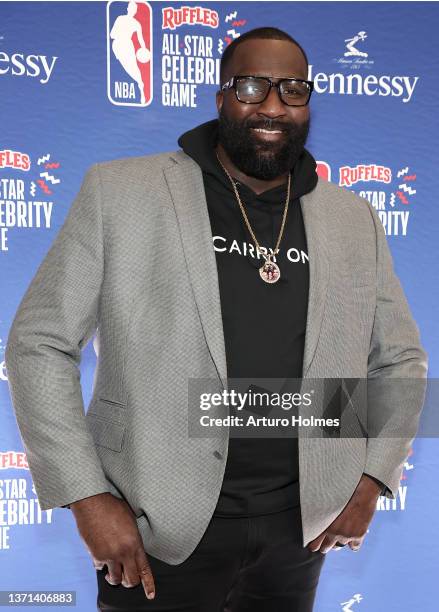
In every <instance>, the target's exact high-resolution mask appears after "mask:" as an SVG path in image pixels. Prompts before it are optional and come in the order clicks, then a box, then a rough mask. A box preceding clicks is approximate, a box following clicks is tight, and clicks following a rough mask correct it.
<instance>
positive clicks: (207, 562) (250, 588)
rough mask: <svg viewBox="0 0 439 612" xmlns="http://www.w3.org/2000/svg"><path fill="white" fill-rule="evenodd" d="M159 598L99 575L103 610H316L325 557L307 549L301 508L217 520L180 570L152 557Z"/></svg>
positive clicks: (99, 598) (256, 611)
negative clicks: (315, 603)
mask: <svg viewBox="0 0 439 612" xmlns="http://www.w3.org/2000/svg"><path fill="white" fill-rule="evenodd" d="M147 556H148V558H149V562H150V565H151V569H152V573H153V576H154V580H155V587H156V595H155V598H154V599H152V600H148V599H146V596H145V593H144V590H143V586H142V584H141V583H140V584H138V585H137V586H135V587H130V588H128V587H124V586H122V585H121V584H118V585H110V584H109V583H108V582H107V581H106V580H105V575H106V573H107V571H108V570H107V566H106V565H104V567H103V569H101V570H97V580H98V610H114V611H116V610H117V611H122V610H127V611H128V610H150V611H151V612H164V611H166V612H311V611H312V609H313V604H314V599H315V594H316V589H317V584H318V580H319V575H320V570H321V568H322V565H323V562H324V560H325V558H326V555H325V554H323V553H321V552H319V551H317V552H311V551H310V550H309V549H308V548H306V547H305V548H303V547H302V523H301V517H300V508H299V507H296V508H291V509H289V510H284V511H282V512H277V513H275V514H266V515H263V516H255V517H251V518H242V517H241V518H239V517H237V518H232V517H223V518H220V517H215V516H214V517H213V518H212V519H211V521H210V523H209V525H208V527H207V529H206V531H205V533H204V535H203V537H202V539H201V541H200V542H199V544H198V546H197V547H196V548H195V550H194V552H193V553H192V554H191V555H190V556H189V557H188V558H187V559H186V560H185V561H183V563H181V564H179V565H169V564H167V563H164V562H163V561H160V560H158V559H156V558H155V557H153V556H151V555H148V553H147Z"/></svg>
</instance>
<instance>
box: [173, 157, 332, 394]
mask: <svg viewBox="0 0 439 612" xmlns="http://www.w3.org/2000/svg"><path fill="white" fill-rule="evenodd" d="M171 158H172V159H173V160H174V161H176V162H177V163H174V165H173V166H170V167H167V168H164V170H163V171H164V173H165V177H166V181H167V183H168V186H169V191H170V193H171V197H172V202H173V205H174V207H175V212H176V215H177V219H178V223H179V227H180V233H181V238H182V243H183V250H184V253H185V258H186V264H187V269H188V273H189V278H190V281H191V284H192V287H193V292H194V297H195V301H196V304H197V308H198V312H199V315H200V319H201V324H202V327H203V330H204V334H205V337H206V342H207V344H208V347H209V351H210V354H211V356H212V359H213V361H214V363H215V366H216V369H217V371H218V375H219V377H220V379H221V382H222V384H223V387H224V389H227V366H226V352H225V343H224V331H223V322H222V315H221V300H220V293H219V284H218V272H217V264H216V258H215V252H214V249H213V245H212V229H211V225H210V219H209V213H208V208H207V201H206V194H205V190H204V182H203V175H202V171H201V169H200V167H199V166H198V164H196V162H194V161H193V160H192V158H190V157H189V156H188V155H186V154H185V153H184V152H182V151H176V152H173V153H172V154H171ZM319 180H321V179H319ZM319 191H320V190H319V188H318V184H317V187H316V188H315V189H314V190H313V191H312V192H310V193H308V194H306V195H304V196H302V197H301V198H300V204H301V207H302V214H303V221H304V226H305V233H306V241H307V247H308V256H309V274H310V278H309V295H308V314H307V321H306V335H305V349H304V356H303V375H302V376H303V378H305V377H306V375H307V373H308V371H309V368H310V366H311V363H312V360H313V357H314V355H315V351H316V348H317V343H318V339H319V333H320V327H321V323H322V317H323V312H324V305H325V299H326V291H327V286H328V279H329V264H328V246H327V236H326V228H327V225H326V219H325V207H324V206H319V205H318V204H319V201H318V200H319Z"/></svg>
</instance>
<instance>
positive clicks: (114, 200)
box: [6, 28, 427, 612]
mask: <svg viewBox="0 0 439 612" xmlns="http://www.w3.org/2000/svg"><path fill="white" fill-rule="evenodd" d="M307 74H308V70H307V58H306V55H305V53H304V51H303V49H302V48H301V47H300V45H299V44H298V43H297V42H296V41H295V40H294V39H292V38H291V37H290V36H289V35H288V34H286V33H284V32H282V31H281V30H278V29H276V28H258V29H256V30H251V31H250V32H247V33H246V34H244V35H242V36H241V37H239V38H238V39H236V40H235V41H233V43H231V44H230V45H229V46H228V47H227V49H226V51H225V52H224V55H223V57H222V63H221V89H220V91H219V92H218V93H217V96H216V102H217V108H218V113H219V116H218V119H215V120H212V121H209V122H206V123H204V124H202V125H199V126H197V127H195V128H194V129H192V130H189V131H187V132H185V133H184V134H182V135H181V136H180V138H179V140H178V144H179V145H180V147H181V149H180V150H178V151H173V152H171V153H161V154H157V155H150V156H143V157H138V158H128V159H123V160H115V161H111V162H106V163H101V164H95V165H94V166H92V167H91V168H90V170H89V172H88V173H87V175H86V178H85V180H84V182H83V185H82V187H81V190H80V193H79V194H78V196H77V198H76V199H75V201H74V203H73V205H72V207H71V210H70V211H69V214H68V216H67V219H66V221H65V223H64V225H63V227H62V229H61V231H60V232H59V234H58V236H57V238H56V240H55V241H54V243H53V245H52V247H51V249H50V251H49V253H48V254H47V256H46V258H45V260H44V261H43V263H42V264H41V266H40V268H39V269H38V271H37V273H36V275H35V277H34V279H33V281H32V283H31V285H30V287H29V289H28V291H27V292H26V294H25V296H24V298H23V300H22V302H21V304H20V306H19V309H18V312H17V314H16V317H15V319H14V322H13V325H12V327H11V331H10V334H9V339H8V344H7V349H6V364H7V372H8V376H9V384H10V389H11V395H12V399H13V403H14V408H15V412H16V415H17V421H18V424H19V427H20V431H21V435H22V438H23V441H24V444H25V447H26V451H27V457H28V462H29V466H30V469H31V473H32V476H33V479H34V483H35V487H36V490H37V493H38V497H39V501H40V505H41V507H42V509H44V510H45V509H48V508H53V507H57V506H59V507H65V506H69V507H70V508H71V509H72V511H73V513H74V516H75V519H76V521H77V525H78V529H79V532H80V534H81V536H82V538H83V540H84V542H85V544H86V546H87V548H88V550H89V551H90V554H91V556H92V557H93V560H94V564H95V567H96V568H97V579H98V588H99V593H98V607H99V609H101V610H134V609H138V610H143V609H145V610H169V611H170V610H174V611H179V610H185V611H187V612H189V611H190V612H195V611H198V612H211V611H212V612H213V611H214V610H215V611H216V610H221V611H224V612H226V611H228V612H244V611H250V610H251V611H252V612H258V611H262V610H264V611H266V610H270V611H271V610H273V611H276V612H282V611H287V610H288V611H291V610H296V611H300V612H306V611H310V610H312V607H313V602H314V598H315V593H316V587H317V583H318V579H319V575H320V571H321V568H322V564H323V562H324V559H325V558H326V557H325V553H327V552H328V551H329V550H331V549H333V548H337V547H340V546H343V545H346V544H347V545H349V546H350V548H351V549H352V550H358V549H359V547H360V546H361V544H362V541H363V539H364V537H365V534H366V531H367V528H368V525H369V524H370V521H371V519H372V516H373V513H374V510H375V507H376V502H377V498H378V497H379V495H380V494H381V493H383V494H385V495H386V496H387V497H390V498H394V497H395V495H396V493H397V489H398V483H399V479H400V476H401V470H402V466H403V463H404V461H405V459H406V457H407V455H408V452H409V448H410V444H411V442H412V440H413V436H408V435H406V436H400V437H398V438H396V437H394V436H393V437H389V438H386V437H385V434H386V432H389V431H390V428H393V430H392V431H393V432H395V421H398V419H401V417H404V416H405V413H406V412H408V411H409V410H411V411H412V413H413V414H414V417H415V420H416V417H418V416H419V413H420V410H421V405H422V404H421V401H420V398H419V397H418V396H416V398H415V400H413V398H412V397H411V398H410V401H407V400H406V395H405V394H402V393H401V391H398V390H397V391H396V395H395V397H393V396H391V397H390V400H388V398H386V400H385V402H386V406H385V409H386V410H387V412H388V416H389V418H388V421H387V423H388V425H386V426H385V427H384V428H383V429H382V431H381V432H380V433H379V434H378V435H376V436H374V437H371V438H369V439H366V438H365V437H339V438H337V439H335V438H334V437H326V438H323V437H321V438H319V437H307V436H306V435H304V436H302V435H299V436H298V437H282V436H279V437H269V436H267V437H232V436H229V435H228V431H227V429H225V428H220V430H219V431H218V432H216V434H215V436H210V437H209V436H198V437H197V436H195V435H191V434H190V431H188V418H189V424H190V423H191V422H192V421H191V419H192V418H193V415H194V414H198V413H196V411H195V408H193V407H192V405H191V402H190V401H189V402H188V383H189V381H190V379H197V380H200V379H206V381H207V382H206V383H205V385H204V387H203V391H206V392H207V391H208V392H218V391H220V390H222V389H226V388H227V381H228V379H229V378H230V379H232V378H236V379H241V378H243V379H245V378H246V377H248V378H252V379H253V380H255V381H258V380H260V379H261V378H267V379H278V378H279V379H286V378H291V379H297V378H300V377H302V376H303V377H304V381H308V380H310V379H312V378H316V379H318V378H321V379H326V378H327V379H331V378H344V377H351V378H359V379H360V378H363V379H366V378H369V379H370V380H380V379H381V378H382V377H385V376H389V377H394V378H401V379H415V378H421V379H423V378H425V376H426V371H427V356H426V354H425V352H424V350H423V349H422V347H421V344H420V340H419V334H418V329H417V326H416V324H415V322H414V321H413V319H412V316H411V314H410V310H409V307H408V304H407V301H406V299H405V297H404V294H403V291H402V289H401V286H400V283H399V281H398V278H397V277H396V275H395V273H394V271H393V267H392V259H391V256H390V252H389V249H388V246H387V243H386V238H385V235H384V231H383V228H382V226H381V223H380V220H379V217H378V216H377V214H376V212H375V211H374V210H373V209H372V207H371V206H370V205H369V203H368V202H367V201H366V200H363V199H361V198H359V197H357V196H356V195H354V194H352V193H351V192H348V191H345V190H342V189H341V188H339V187H337V186H335V185H333V184H331V183H327V182H325V181H323V180H320V179H318V177H317V175H316V171H315V169H316V167H315V161H314V159H313V157H312V156H311V154H310V153H309V152H308V151H307V150H306V149H305V148H304V145H305V142H306V138H307V134H308V129H309V108H310V107H309V100H310V96H311V92H312V83H310V82H309V81H307ZM238 77H239V78H238ZM243 77H246V78H243ZM248 77H251V78H248ZM255 77H257V78H255ZM268 85H271V87H268ZM212 246H213V247H214V248H212ZM96 330H97V331H98V333H97V348H98V353H99V354H98V365H97V371H96V377H95V382H94V388H93V397H92V400H91V403H90V406H89V409H88V411H87V414H86V416H84V407H83V402H82V396H81V389H80V383H79V374H78V364H79V360H80V351H81V349H82V348H83V347H84V346H85V344H86V343H87V341H88V340H89V339H90V337H91V336H92V334H93V333H94V332H95V331H96ZM379 401H380V397H379V395H378V394H377V402H378V404H379ZM380 410H381V409H380ZM383 410H384V408H383ZM188 411H189V412H188ZM381 412H382V411H381ZM212 414H215V412H213V413H212ZM218 414H219V413H218ZM376 414H378V413H376ZM374 418H375V417H374ZM372 421H373V419H372ZM372 424H374V423H372ZM396 431H398V430H397V429H396ZM145 593H146V594H147V596H148V595H149V596H150V597H151V598H153V600H152V601H151V600H150V601H148V600H147V599H146V597H145ZM154 594H155V597H154Z"/></svg>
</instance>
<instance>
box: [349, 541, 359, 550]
mask: <svg viewBox="0 0 439 612" xmlns="http://www.w3.org/2000/svg"><path fill="white" fill-rule="evenodd" d="M349 547H350V548H351V550H353V551H354V552H357V551H358V550H360V548H361V540H358V539H355V540H351V541H350V542H349Z"/></svg>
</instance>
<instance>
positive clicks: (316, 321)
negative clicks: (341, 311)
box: [300, 179, 329, 378]
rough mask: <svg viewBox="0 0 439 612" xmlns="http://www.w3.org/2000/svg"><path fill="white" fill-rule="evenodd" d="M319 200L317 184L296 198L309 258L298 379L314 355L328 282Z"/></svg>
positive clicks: (323, 215) (325, 226) (324, 227)
mask: <svg viewBox="0 0 439 612" xmlns="http://www.w3.org/2000/svg"><path fill="white" fill-rule="evenodd" d="M321 180H322V179H319V181H321ZM319 200H320V189H319V183H317V186H316V188H315V189H313V191H310V192H309V193H307V194H305V195H304V196H302V197H301V198H300V205H301V207H302V215H303V223H304V226H305V234H306V241H307V246H308V257H309V295H308V315H307V321H306V334H305V349H304V355H303V368H302V378H305V377H306V375H307V373H308V371H309V369H310V367H311V363H312V360H313V358H314V355H315V352H316V348H317V343H318V340H319V335H320V327H321V324H322V318H323V312H324V308H325V301H326V291H327V288H328V280H329V263H328V262H329V251H328V243H327V231H328V224H327V222H326V208H325V206H324V203H323V205H321V202H320V206H319Z"/></svg>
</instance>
